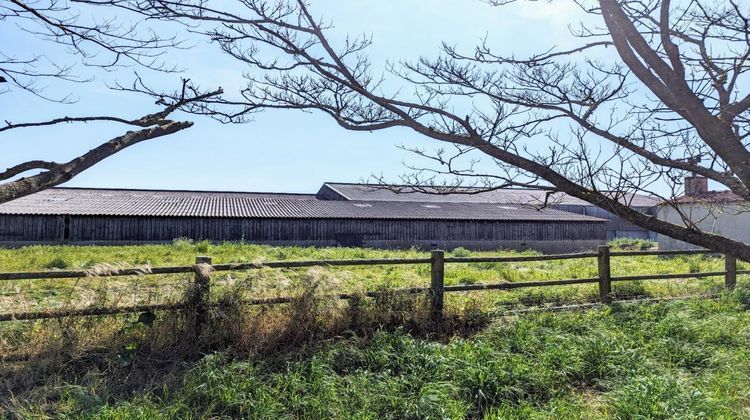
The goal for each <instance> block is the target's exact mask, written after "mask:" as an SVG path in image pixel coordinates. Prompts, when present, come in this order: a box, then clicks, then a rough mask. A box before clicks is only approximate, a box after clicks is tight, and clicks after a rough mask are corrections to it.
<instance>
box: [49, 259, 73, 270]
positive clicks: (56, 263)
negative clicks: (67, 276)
mask: <svg viewBox="0 0 750 420" xmlns="http://www.w3.org/2000/svg"><path fill="white" fill-rule="evenodd" d="M69 266H70V264H69V263H68V261H67V260H65V258H63V257H59V256H58V257H55V258H53V259H52V260H51V261H50V262H48V263H47V264H44V267H45V268H57V269H60V270H63V269H66V268H68V267H69Z"/></svg>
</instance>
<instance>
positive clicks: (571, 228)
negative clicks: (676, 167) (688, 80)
mask: <svg viewBox="0 0 750 420" xmlns="http://www.w3.org/2000/svg"><path fill="white" fill-rule="evenodd" d="M5 217H6V216H0V220H2V219H3V218H5ZM33 217H38V216H30V218H33ZM41 219H44V218H43V217H41ZM56 220H57V219H56ZM67 221H68V226H67V234H66V233H65V230H66V228H65V223H64V220H63V219H60V220H57V221H56V223H53V224H49V225H46V227H44V228H40V227H39V226H36V225H35V224H34V223H33V222H32V220H31V219H29V220H28V221H27V223H25V224H24V225H23V228H19V229H16V230H15V231H13V232H11V233H12V234H11V235H5V234H3V232H2V231H0V241H3V242H14V243H19V242H61V241H62V240H63V238H64V237H67V238H68V240H69V242H72V243H125V242H127V243H133V242H168V241H171V240H173V239H175V238H181V237H186V238H191V239H195V240H201V239H208V240H214V241H224V240H227V241H239V240H244V241H246V242H253V243H269V244H279V245H282V244H285V245H292V244H296V245H319V246H322V245H343V246H370V247H395V248H406V247H411V246H421V247H425V248H432V247H441V248H455V247H458V246H463V247H467V248H477V249H479V248H481V249H497V248H513V249H538V250H541V251H555V252H558V251H560V252H565V251H571V250H579V249H591V248H593V247H595V246H596V245H600V244H602V243H604V242H605V241H606V232H605V230H604V223H581V222H498V221H443V220H370V219H229V218H225V219H219V218H167V217H144V218H141V217H99V216H71V217H68V218H67ZM0 225H1V224H0ZM26 231H27V232H28V234H26V233H24V232H26Z"/></svg>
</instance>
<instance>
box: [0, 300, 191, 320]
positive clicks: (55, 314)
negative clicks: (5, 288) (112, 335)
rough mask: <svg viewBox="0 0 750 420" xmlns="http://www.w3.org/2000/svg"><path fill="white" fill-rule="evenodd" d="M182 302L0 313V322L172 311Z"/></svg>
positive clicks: (181, 304)
mask: <svg viewBox="0 0 750 420" xmlns="http://www.w3.org/2000/svg"><path fill="white" fill-rule="evenodd" d="M184 307H185V304H184V303H175V304H162V305H136V306H124V307H114V308H83V309H62V310H50V311H38V312H23V313H5V314H0V322H3V321H30V320H38V319H57V318H67V317H75V316H97V315H117V314H127V313H134V312H146V311H172V310H177V309H182V308H184Z"/></svg>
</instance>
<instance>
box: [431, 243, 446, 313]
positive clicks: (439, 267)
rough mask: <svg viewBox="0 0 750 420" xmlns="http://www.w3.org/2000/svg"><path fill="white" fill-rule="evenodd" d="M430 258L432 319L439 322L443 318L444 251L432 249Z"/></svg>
mask: <svg viewBox="0 0 750 420" xmlns="http://www.w3.org/2000/svg"><path fill="white" fill-rule="evenodd" d="M430 260H431V262H430V294H431V297H432V320H433V321H435V322H437V323H440V322H442V320H443V304H444V293H443V292H444V290H443V289H444V287H445V251H441V250H435V251H432V254H431V257H430Z"/></svg>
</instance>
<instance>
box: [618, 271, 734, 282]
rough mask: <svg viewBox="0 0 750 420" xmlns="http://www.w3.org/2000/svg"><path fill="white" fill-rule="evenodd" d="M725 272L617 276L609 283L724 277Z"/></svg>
mask: <svg viewBox="0 0 750 420" xmlns="http://www.w3.org/2000/svg"><path fill="white" fill-rule="evenodd" d="M726 273H727V272H726V271H709V272H705V273H682V274H643V275H636V276H619V277H612V279H611V281H632V280H670V279H689V278H702V277H719V276H723V275H725V274H726Z"/></svg>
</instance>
